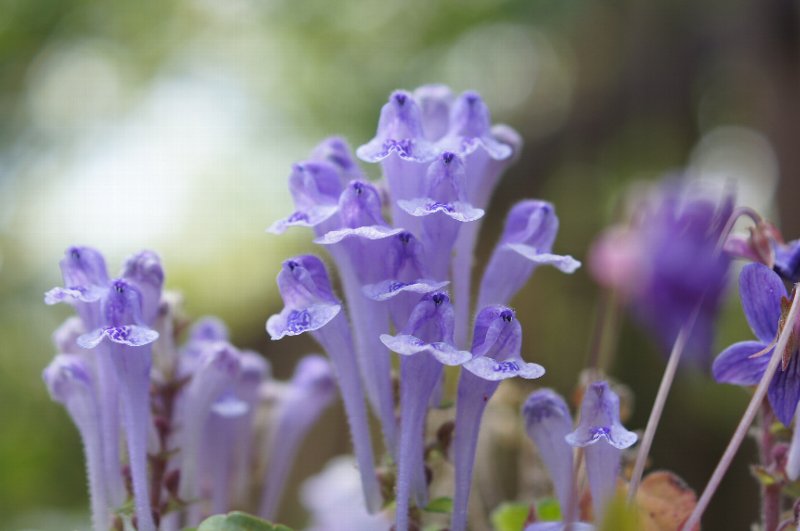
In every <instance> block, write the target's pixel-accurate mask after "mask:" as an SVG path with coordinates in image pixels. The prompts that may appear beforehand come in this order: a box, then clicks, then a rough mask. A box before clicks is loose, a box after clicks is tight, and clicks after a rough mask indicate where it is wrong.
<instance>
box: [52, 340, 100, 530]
mask: <svg viewBox="0 0 800 531" xmlns="http://www.w3.org/2000/svg"><path fill="white" fill-rule="evenodd" d="M91 373H92V369H91V367H90V366H89V364H88V362H87V361H86V360H85V359H84V358H83V357H81V356H78V355H74V354H60V355H58V356H56V357H55V358H54V359H53V361H52V362H51V363H50V365H48V366H47V368H46V369H45V370H44V373H43V374H42V376H43V378H44V381H45V384H47V388H48V390H49V391H50V396H51V397H52V399H53V400H55V401H56V402H60V403H61V404H63V405H64V407H65V408H66V409H67V412H68V413H69V415H70V417H71V418H72V422H74V423H75V426H76V427H77V428H78V432H79V433H80V437H81V441H82V442H83V453H84V458H85V459H86V473H87V477H88V481H89V499H90V501H91V507H92V525H93V527H94V529H96V530H97V531H101V530H104V529H109V528H110V527H111V510H112V509H113V507H112V506H111V505H110V504H109V499H108V491H107V488H108V487H107V485H106V483H105V478H104V471H103V468H104V465H103V449H102V447H103V442H104V441H103V438H102V431H101V426H100V410H99V407H98V402H97V390H96V389H95V386H94V381H93V378H92V374H91Z"/></svg>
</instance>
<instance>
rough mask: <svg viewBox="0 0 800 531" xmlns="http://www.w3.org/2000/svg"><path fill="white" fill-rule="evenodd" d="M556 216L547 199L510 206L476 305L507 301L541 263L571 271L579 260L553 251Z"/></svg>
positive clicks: (578, 264) (487, 267)
mask: <svg viewBox="0 0 800 531" xmlns="http://www.w3.org/2000/svg"><path fill="white" fill-rule="evenodd" d="M557 233H558V217H557V216H556V211H555V208H554V207H553V205H552V204H550V203H548V202H546V201H535V200H526V201H521V202H519V203H517V204H516V205H514V206H513V207H512V208H511V211H509V213H508V217H507V218H506V226H505V229H504V230H503V235H502V236H501V237H500V241H499V242H498V243H497V246H496V247H495V249H494V252H493V253H492V257H491V259H490V260H489V264H488V265H487V266H486V271H485V272H484V274H483V279H482V280H481V287H480V292H479V295H478V306H479V307H483V306H486V305H489V304H508V303H509V302H510V301H511V299H512V298H513V297H514V295H515V294H516V293H517V292H518V291H519V290H520V289H521V288H522V286H524V285H525V283H526V282H527V281H528V279H529V278H530V276H531V275H532V274H533V272H534V270H535V269H536V268H537V267H538V266H540V265H552V266H554V267H556V268H557V269H559V270H560V271H563V272H564V273H573V272H574V271H575V270H576V269H578V267H580V265H581V263H580V262H578V261H577V260H575V259H574V258H572V257H571V256H562V255H557V254H552V249H553V243H554V242H555V239H556V234H557Z"/></svg>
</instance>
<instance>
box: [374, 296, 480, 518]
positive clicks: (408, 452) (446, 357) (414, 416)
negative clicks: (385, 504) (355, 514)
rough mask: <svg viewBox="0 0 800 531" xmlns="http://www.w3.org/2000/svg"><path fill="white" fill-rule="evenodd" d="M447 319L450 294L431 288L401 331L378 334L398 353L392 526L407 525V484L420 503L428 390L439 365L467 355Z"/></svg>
mask: <svg viewBox="0 0 800 531" xmlns="http://www.w3.org/2000/svg"><path fill="white" fill-rule="evenodd" d="M453 319H454V316H453V307H452V305H451V304H450V298H449V297H448V296H447V294H446V293H444V292H441V291H436V292H433V293H428V294H426V295H424V296H423V297H422V299H421V300H420V301H419V303H418V304H417V305H416V306H415V307H414V310H413V312H412V313H411V317H410V318H409V319H408V323H407V324H406V326H405V328H404V329H403V332H402V333H401V334H398V335H396V336H390V335H388V334H383V335H381V341H383V343H384V344H385V345H386V346H387V347H389V349H391V350H393V351H394V352H397V353H398V354H402V355H403V357H402V358H401V359H400V442H399V455H398V463H397V497H396V501H397V513H396V527H397V531H407V529H408V525H409V520H408V510H409V501H410V500H409V499H410V496H411V492H412V489H413V491H414V493H415V495H416V497H417V498H418V499H417V503H418V504H419V505H422V504H423V503H424V499H425V497H424V493H425V492H426V491H427V486H426V485H425V478H424V471H423V461H422V457H423V436H424V431H425V416H426V414H427V410H428V407H427V406H428V402H429V400H430V397H431V393H432V392H433V390H434V388H435V387H436V385H437V382H438V381H439V380H440V378H441V375H442V364H445V365H460V364H462V363H464V362H465V361H467V360H469V359H470V358H471V357H472V355H471V354H470V353H469V352H465V351H460V350H458V349H456V348H455V347H454V346H453V324H454V323H453ZM415 354H416V355H415ZM412 481H413V482H414V483H415V484H414V485H413V486H412Z"/></svg>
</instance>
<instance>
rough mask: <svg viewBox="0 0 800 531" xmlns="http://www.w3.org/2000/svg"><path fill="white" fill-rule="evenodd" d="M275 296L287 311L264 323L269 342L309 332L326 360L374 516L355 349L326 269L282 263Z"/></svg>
mask: <svg viewBox="0 0 800 531" xmlns="http://www.w3.org/2000/svg"><path fill="white" fill-rule="evenodd" d="M278 290H279V291H280V293H281V297H283V302H284V304H285V307H284V309H283V310H282V311H281V312H280V313H279V314H276V315H273V316H272V317H270V318H269V319H268V320H267V332H268V333H269V335H270V336H271V337H272V339H273V340H277V339H281V338H282V337H284V336H287V335H290V336H292V335H299V334H302V333H304V332H311V334H312V335H313V337H314V339H315V340H316V341H317V342H318V343H319V344H320V345H322V347H323V348H324V349H325V351H326V353H327V354H328V356H329V357H330V359H331V362H332V363H333V366H334V368H335V369H336V375H337V380H338V383H339V388H340V390H341V394H342V400H343V401H344V406H345V412H346V413H347V418H348V422H349V424H350V433H351V435H352V437H353V447H354V450H355V454H356V459H357V460H358V466H359V471H360V472H361V482H362V487H363V493H364V498H365V500H366V506H367V507H368V508H369V510H370V511H372V512H374V511H377V510H378V508H379V507H380V505H381V494H380V488H379V486H378V482H377V478H376V476H375V465H374V461H373V453H372V442H371V440H370V434H369V424H368V419H367V411H366V407H365V404H364V391H363V388H362V384H361V379H360V377H359V369H358V365H357V363H356V357H355V348H354V346H353V339H352V336H351V335H350V327H349V325H348V323H347V319H346V318H345V316H344V314H343V313H342V311H341V309H342V306H341V303H340V302H339V300H338V299H337V298H336V296H335V295H334V293H333V289H332V288H331V285H330V280H329V279H328V273H327V271H326V270H325V266H324V265H323V264H322V261H321V260H320V259H319V258H317V257H316V256H312V255H305V256H299V257H296V258H292V259H289V260H286V261H284V262H283V267H282V269H281V271H280V273H278Z"/></svg>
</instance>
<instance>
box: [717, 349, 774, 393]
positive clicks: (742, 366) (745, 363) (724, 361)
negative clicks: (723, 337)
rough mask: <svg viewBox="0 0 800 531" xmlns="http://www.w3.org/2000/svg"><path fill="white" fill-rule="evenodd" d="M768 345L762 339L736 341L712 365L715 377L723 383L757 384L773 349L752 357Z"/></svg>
mask: <svg viewBox="0 0 800 531" xmlns="http://www.w3.org/2000/svg"><path fill="white" fill-rule="evenodd" d="M766 346H767V345H765V344H764V343H761V342H760V341H742V342H739V343H734V344H733V345H731V346H730V347H728V348H726V349H725V350H723V351H722V353H721V354H720V355H719V356H717V359H715V360H714V364H713V365H712V366H711V373H712V374H713V375H714V379H715V380H716V381H718V382H721V383H728V384H734V385H756V384H758V381H759V380H760V379H761V376H762V375H763V374H764V370H765V369H766V368H767V364H768V363H769V358H770V353H771V352H772V349H769V351H768V352H767V353H766V354H765V355H763V356H758V357H756V358H751V356H752V355H753V354H756V353H758V352H760V351H762V350H764V348H766Z"/></svg>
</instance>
